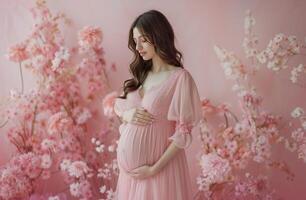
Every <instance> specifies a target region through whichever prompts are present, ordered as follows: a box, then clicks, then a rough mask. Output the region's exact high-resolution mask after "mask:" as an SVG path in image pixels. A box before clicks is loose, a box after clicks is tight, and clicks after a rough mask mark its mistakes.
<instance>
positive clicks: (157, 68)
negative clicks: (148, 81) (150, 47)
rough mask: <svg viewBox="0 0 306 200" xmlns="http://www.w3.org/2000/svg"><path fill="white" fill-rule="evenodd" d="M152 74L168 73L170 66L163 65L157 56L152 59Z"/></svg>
mask: <svg viewBox="0 0 306 200" xmlns="http://www.w3.org/2000/svg"><path fill="white" fill-rule="evenodd" d="M152 64H153V66H152V69H151V71H152V73H159V72H162V71H169V70H171V69H172V67H171V65H169V64H167V63H165V62H164V61H163V60H162V59H161V58H160V57H159V56H156V57H153V58H152Z"/></svg>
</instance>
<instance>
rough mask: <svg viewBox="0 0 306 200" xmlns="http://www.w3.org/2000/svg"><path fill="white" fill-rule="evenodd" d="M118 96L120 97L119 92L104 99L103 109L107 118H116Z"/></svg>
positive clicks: (114, 92)
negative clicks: (115, 106)
mask: <svg viewBox="0 0 306 200" xmlns="http://www.w3.org/2000/svg"><path fill="white" fill-rule="evenodd" d="M117 96H118V92H116V91H113V92H111V93H109V94H107V95H105V97H104V98H103V101H102V107H103V111H104V115H105V116H107V117H114V116H115V112H114V104H115V100H116V97H117Z"/></svg>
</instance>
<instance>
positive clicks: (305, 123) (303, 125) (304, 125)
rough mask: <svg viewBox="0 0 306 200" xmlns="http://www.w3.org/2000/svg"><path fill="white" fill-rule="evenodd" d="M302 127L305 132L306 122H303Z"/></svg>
mask: <svg viewBox="0 0 306 200" xmlns="http://www.w3.org/2000/svg"><path fill="white" fill-rule="evenodd" d="M302 127H303V129H304V130H306V121H304V122H303V123H302Z"/></svg>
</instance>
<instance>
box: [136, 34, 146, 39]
mask: <svg viewBox="0 0 306 200" xmlns="http://www.w3.org/2000/svg"><path fill="white" fill-rule="evenodd" d="M140 37H145V35H140V36H138V38H140ZM133 39H136V38H135V37H133Z"/></svg>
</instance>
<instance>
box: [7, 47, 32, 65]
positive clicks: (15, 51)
mask: <svg viewBox="0 0 306 200" xmlns="http://www.w3.org/2000/svg"><path fill="white" fill-rule="evenodd" d="M26 48H27V47H26V45H25V44H23V43H21V44H16V45H14V46H12V47H10V48H9V53H8V59H9V60H10V61H13V62H22V61H24V60H26V59H28V58H29V54H28V52H27V50H26Z"/></svg>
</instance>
